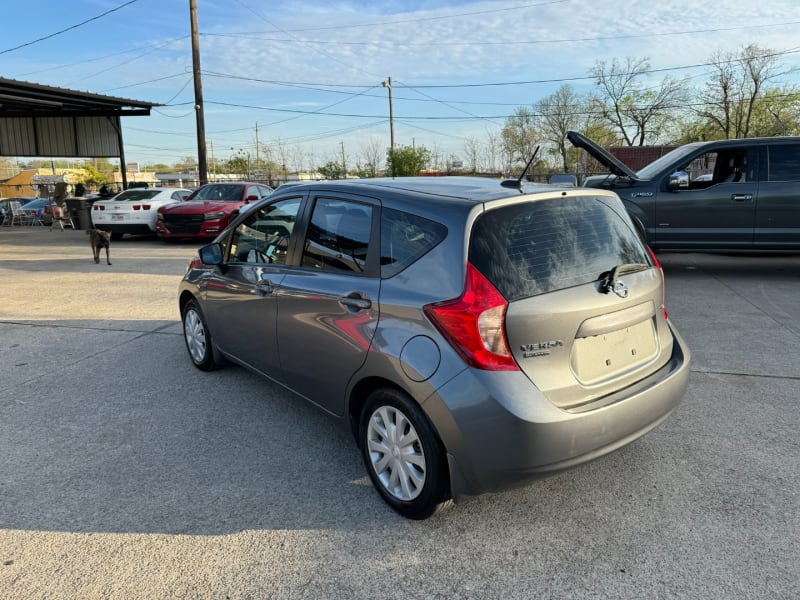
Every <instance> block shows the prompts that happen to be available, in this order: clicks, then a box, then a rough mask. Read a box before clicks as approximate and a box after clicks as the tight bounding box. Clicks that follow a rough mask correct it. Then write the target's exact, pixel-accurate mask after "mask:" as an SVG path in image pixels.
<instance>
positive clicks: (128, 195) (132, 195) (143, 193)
mask: <svg viewBox="0 0 800 600" xmlns="http://www.w3.org/2000/svg"><path fill="white" fill-rule="evenodd" d="M159 192H160V190H143V189H142V190H126V191H124V192H122V193H121V194H118V195H117V196H115V197H114V200H149V199H150V198H152V197H153V196H158V194H159Z"/></svg>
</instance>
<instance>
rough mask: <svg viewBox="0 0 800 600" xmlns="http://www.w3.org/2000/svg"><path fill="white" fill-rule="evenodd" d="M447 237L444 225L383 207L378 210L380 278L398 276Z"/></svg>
mask: <svg viewBox="0 0 800 600" xmlns="http://www.w3.org/2000/svg"><path fill="white" fill-rule="evenodd" d="M446 236H447V227H445V226H444V225H442V224H441V223H436V222H435V221H431V220H429V219H425V218H423V217H418V216H416V215H411V214H409V213H405V212H402V211H399V210H392V209H390V208H384V209H383V211H382V212H381V277H382V278H383V279H386V278H388V277H392V276H393V275H397V274H398V273H399V272H400V271H402V270H403V269H405V268H406V267H407V266H409V265H410V264H412V263H414V262H416V261H417V260H419V259H420V258H421V257H422V256H424V255H425V254H426V253H427V252H428V251H429V250H430V249H431V248H433V247H434V246H436V245H437V244H438V243H439V242H441V241H442V240H443V239H444V238H445V237H446Z"/></svg>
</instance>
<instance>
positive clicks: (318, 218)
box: [302, 198, 372, 273]
mask: <svg viewBox="0 0 800 600" xmlns="http://www.w3.org/2000/svg"><path fill="white" fill-rule="evenodd" d="M371 231H372V207H371V206H367V205H364V204H357V203H355V202H348V201H344V200H336V199H332V198H318V199H317V201H316V203H315V204H314V212H313V213H312V215H311V221H310V223H309V226H308V234H307V236H306V242H305V246H304V248H303V262H302V264H303V266H304V267H311V268H314V269H322V270H327V271H345V272H351V273H363V272H364V271H365V270H366V268H367V264H368V258H369V254H370V246H369V240H370V234H371Z"/></svg>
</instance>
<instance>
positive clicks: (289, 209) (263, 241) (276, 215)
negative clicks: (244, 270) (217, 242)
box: [228, 198, 301, 265]
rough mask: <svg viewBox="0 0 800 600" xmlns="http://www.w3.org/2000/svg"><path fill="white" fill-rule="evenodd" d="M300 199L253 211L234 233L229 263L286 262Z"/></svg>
mask: <svg viewBox="0 0 800 600" xmlns="http://www.w3.org/2000/svg"><path fill="white" fill-rule="evenodd" d="M300 200H301V199H300V198H291V199H289V200H281V201H280V202H274V203H272V204H267V205H266V206H262V207H261V208H258V209H256V210H254V211H252V213H250V214H249V215H248V216H247V218H246V219H245V220H244V221H242V222H241V223H240V224H239V226H238V227H236V229H235V230H234V232H233V234H232V235H231V240H230V253H229V254H228V262H229V263H267V264H281V265H282V264H286V257H287V254H288V252H289V238H290V237H291V235H292V231H293V229H294V224H295V221H296V220H297V213H298V212H299V210H300Z"/></svg>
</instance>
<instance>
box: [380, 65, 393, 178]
mask: <svg viewBox="0 0 800 600" xmlns="http://www.w3.org/2000/svg"><path fill="white" fill-rule="evenodd" d="M381 85H382V86H383V87H385V88H386V89H388V90H389V133H390V137H391V146H389V158H390V160H391V161H392V177H394V174H395V166H394V106H393V103H392V78H391V77H387V78H386V81H382V82H381Z"/></svg>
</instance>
